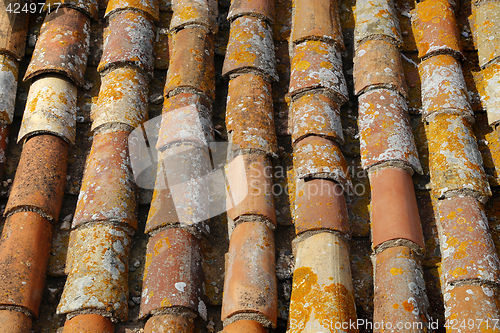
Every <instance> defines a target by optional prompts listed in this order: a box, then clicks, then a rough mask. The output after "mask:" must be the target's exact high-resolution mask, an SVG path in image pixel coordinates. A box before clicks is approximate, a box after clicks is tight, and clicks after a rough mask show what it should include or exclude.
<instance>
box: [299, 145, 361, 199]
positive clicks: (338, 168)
mask: <svg viewBox="0 0 500 333" xmlns="http://www.w3.org/2000/svg"><path fill="white" fill-rule="evenodd" d="M293 167H294V169H295V174H296V177H298V178H305V179H307V178H324V179H331V180H334V181H336V182H338V183H339V184H340V185H341V186H342V188H343V189H344V191H345V192H346V193H347V194H351V193H353V187H352V183H351V179H350V175H349V171H348V169H347V162H346V161H345V159H344V156H343V155H342V152H341V151H340V148H339V147H338V146H337V144H335V143H334V142H333V141H330V140H328V139H324V138H322V137H319V136H308V137H306V138H304V139H302V140H300V141H299V142H297V143H296V144H295V146H294V149H293Z"/></svg>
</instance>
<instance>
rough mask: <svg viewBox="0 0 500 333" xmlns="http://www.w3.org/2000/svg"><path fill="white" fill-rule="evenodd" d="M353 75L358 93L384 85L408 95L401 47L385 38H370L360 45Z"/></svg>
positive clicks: (355, 89) (356, 92)
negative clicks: (400, 51)
mask: <svg viewBox="0 0 500 333" xmlns="http://www.w3.org/2000/svg"><path fill="white" fill-rule="evenodd" d="M353 76H354V93H355V94H356V95H359V94H362V93H363V92H364V91H365V90H366V89H369V88H373V87H383V88H388V89H394V90H396V91H398V92H399V93H400V94H401V95H403V96H405V97H406V96H407V93H406V82H405V77H404V71H403V64H402V62H401V55H400V53H399V49H398V47H397V46H396V45H394V44H392V43H389V42H387V41H385V40H368V41H366V42H364V43H363V44H361V45H360V46H359V47H358V49H357V50H356V55H355V57H354V72H353Z"/></svg>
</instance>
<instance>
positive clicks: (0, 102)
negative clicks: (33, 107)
mask: <svg viewBox="0 0 500 333" xmlns="http://www.w3.org/2000/svg"><path fill="white" fill-rule="evenodd" d="M0 22H2V21H1V19H0ZM0 29H1V28H0ZM0 31H2V30H0ZM0 40H1V36H0ZM18 75H19V62H17V61H15V60H14V59H12V58H11V57H10V56H8V55H5V54H0V82H2V86H3V88H2V91H0V121H1V122H3V123H6V124H10V123H12V120H13V118H14V106H15V103H16V93H17V77H18Z"/></svg>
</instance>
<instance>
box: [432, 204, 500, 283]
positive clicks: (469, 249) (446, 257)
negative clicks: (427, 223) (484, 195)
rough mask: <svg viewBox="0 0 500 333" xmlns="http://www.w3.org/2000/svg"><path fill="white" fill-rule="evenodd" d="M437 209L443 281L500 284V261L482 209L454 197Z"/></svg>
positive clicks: (480, 206)
mask: <svg viewBox="0 0 500 333" xmlns="http://www.w3.org/2000/svg"><path fill="white" fill-rule="evenodd" d="M438 208H439V224H438V227H439V236H440V237H439V238H440V243H441V244H440V245H441V253H442V259H441V260H442V261H441V271H442V279H443V280H444V281H445V282H446V283H453V282H457V281H462V280H481V281H486V282H489V283H492V284H494V283H497V284H498V283H500V261H499V259H498V254H497V253H496V250H495V244H493V241H492V239H491V234H490V232H489V227H488V220H487V218H486V215H485V213H484V208H483V207H482V205H481V204H480V203H479V202H478V201H477V200H476V199H474V198H471V197H453V198H450V199H444V200H440V201H439V204H438Z"/></svg>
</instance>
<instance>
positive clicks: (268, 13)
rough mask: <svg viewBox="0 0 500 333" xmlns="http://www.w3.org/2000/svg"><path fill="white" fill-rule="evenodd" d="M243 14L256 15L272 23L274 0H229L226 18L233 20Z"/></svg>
mask: <svg viewBox="0 0 500 333" xmlns="http://www.w3.org/2000/svg"><path fill="white" fill-rule="evenodd" d="M244 15H248V16H255V17H258V18H260V19H261V20H264V21H267V22H269V24H270V25H272V24H273V22H274V0H259V1H252V2H250V1H247V0H233V1H231V7H229V12H228V13H227V19H228V20H230V21H233V20H234V19H236V18H238V17H240V16H244Z"/></svg>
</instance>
